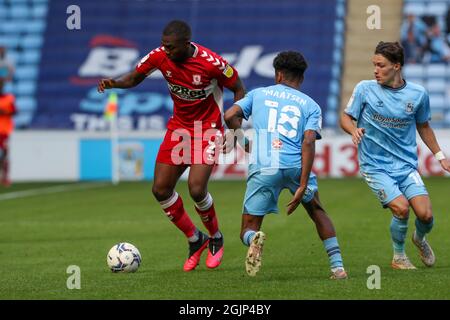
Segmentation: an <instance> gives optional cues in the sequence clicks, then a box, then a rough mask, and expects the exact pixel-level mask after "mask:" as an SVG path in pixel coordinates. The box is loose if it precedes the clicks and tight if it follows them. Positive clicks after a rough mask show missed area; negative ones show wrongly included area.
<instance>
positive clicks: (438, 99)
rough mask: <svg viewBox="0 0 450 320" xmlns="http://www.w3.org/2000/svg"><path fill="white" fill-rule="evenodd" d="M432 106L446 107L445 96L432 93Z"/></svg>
mask: <svg viewBox="0 0 450 320" xmlns="http://www.w3.org/2000/svg"><path fill="white" fill-rule="evenodd" d="M430 107H431V108H445V98H444V95H441V94H430Z"/></svg>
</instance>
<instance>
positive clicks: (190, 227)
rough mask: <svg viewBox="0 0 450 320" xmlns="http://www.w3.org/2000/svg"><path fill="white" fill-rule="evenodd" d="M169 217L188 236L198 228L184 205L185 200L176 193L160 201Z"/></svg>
mask: <svg viewBox="0 0 450 320" xmlns="http://www.w3.org/2000/svg"><path fill="white" fill-rule="evenodd" d="M160 204H161V207H162V208H163V210H164V211H165V212H166V215H167V217H168V218H169V219H170V221H172V223H173V224H174V225H176V226H177V228H178V229H180V230H181V231H182V232H183V233H184V234H185V235H186V237H187V238H190V237H192V236H193V235H194V234H195V230H196V229H197V228H196V227H195V225H194V224H193V223H192V220H191V218H190V217H189V216H188V214H187V213H186V211H185V210H184V207H183V200H182V199H181V197H180V196H179V195H178V193H176V192H175V193H174V194H173V195H172V196H171V197H170V198H169V199H167V200H165V201H161V202H160Z"/></svg>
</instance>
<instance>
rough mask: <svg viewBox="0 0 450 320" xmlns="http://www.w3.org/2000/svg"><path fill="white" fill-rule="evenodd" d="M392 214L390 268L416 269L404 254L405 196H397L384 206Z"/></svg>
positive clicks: (405, 227) (407, 212)
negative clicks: (392, 254)
mask: <svg viewBox="0 0 450 320" xmlns="http://www.w3.org/2000/svg"><path fill="white" fill-rule="evenodd" d="M385 207H387V208H389V209H390V210H391V212H392V219H391V225H390V232H391V239H392V246H393V249H394V256H393V258H392V263H391V266H392V268H394V269H406V270H413V269H416V267H415V266H414V265H413V264H412V263H411V261H410V260H409V258H408V256H407V255H406V252H405V239H406V234H407V233H408V219H409V203H408V200H407V199H406V198H405V196H404V195H403V194H402V195H399V196H398V197H396V198H395V199H393V200H392V201H390V202H389V203H387V204H386V205H385Z"/></svg>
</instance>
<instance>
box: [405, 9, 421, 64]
mask: <svg viewBox="0 0 450 320" xmlns="http://www.w3.org/2000/svg"><path fill="white" fill-rule="evenodd" d="M400 37H401V42H402V46H403V48H404V50H405V58H406V62H409V63H415V62H421V60H422V58H423V54H424V51H425V48H426V45H427V25H426V24H425V22H423V21H422V20H421V19H420V18H417V17H416V16H415V15H414V14H412V13H409V14H408V15H407V19H406V20H404V21H403V24H402V26H401V29H400Z"/></svg>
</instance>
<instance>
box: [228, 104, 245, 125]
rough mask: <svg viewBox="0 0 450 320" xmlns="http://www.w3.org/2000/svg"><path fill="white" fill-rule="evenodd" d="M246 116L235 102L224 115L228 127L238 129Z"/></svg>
mask: <svg viewBox="0 0 450 320" xmlns="http://www.w3.org/2000/svg"><path fill="white" fill-rule="evenodd" d="M243 118H244V112H242V109H241V107H240V106H238V105H237V104H233V106H231V108H229V109H228V110H227V111H226V112H225V115H224V120H225V123H226V124H227V127H228V129H233V130H238V129H240V128H241V126H242V119H243Z"/></svg>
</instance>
